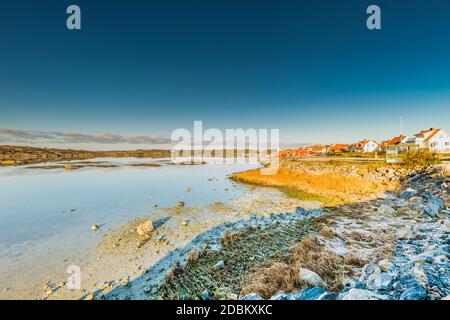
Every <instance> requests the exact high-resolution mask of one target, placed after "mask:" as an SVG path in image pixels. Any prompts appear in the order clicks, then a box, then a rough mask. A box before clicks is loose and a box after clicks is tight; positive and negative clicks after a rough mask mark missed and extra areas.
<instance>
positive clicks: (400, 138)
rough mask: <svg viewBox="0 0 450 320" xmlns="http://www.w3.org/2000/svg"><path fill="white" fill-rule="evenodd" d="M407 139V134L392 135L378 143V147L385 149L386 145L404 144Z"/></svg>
mask: <svg viewBox="0 0 450 320" xmlns="http://www.w3.org/2000/svg"><path fill="white" fill-rule="evenodd" d="M408 139H409V138H408V137H407V136H404V135H400V136H398V137H394V138H392V139H388V140H383V141H381V143H380V148H381V150H386V147H388V146H397V145H401V144H405V143H407V141H408Z"/></svg>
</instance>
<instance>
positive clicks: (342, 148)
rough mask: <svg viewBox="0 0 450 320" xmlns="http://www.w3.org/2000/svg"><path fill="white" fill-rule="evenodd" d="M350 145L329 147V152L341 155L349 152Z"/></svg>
mask: <svg viewBox="0 0 450 320" xmlns="http://www.w3.org/2000/svg"><path fill="white" fill-rule="evenodd" d="M349 149H350V145H348V144H332V145H330V146H329V147H328V149H327V152H329V153H340V152H346V151H349Z"/></svg>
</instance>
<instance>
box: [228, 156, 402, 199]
mask: <svg viewBox="0 0 450 320" xmlns="http://www.w3.org/2000/svg"><path fill="white" fill-rule="evenodd" d="M383 165H384V164H378V163H352V162H338V161H329V162H325V161H320V162H319V161H317V162H314V161H301V160H290V159H284V160H282V161H281V162H280V169H279V170H278V172H277V173H276V174H275V175H261V173H260V170H257V169H256V170H249V171H245V172H240V173H235V174H234V175H232V177H231V178H232V179H233V180H235V181H240V182H244V183H250V184H255V185H261V186H270V187H278V188H280V189H281V190H283V191H285V192H286V193H287V194H288V195H289V196H291V197H295V198H300V199H302V200H310V201H318V202H321V203H323V204H324V205H325V206H335V205H341V204H345V203H352V202H356V201H361V200H365V199H370V198H371V197H373V196H374V195H376V194H379V193H382V192H385V191H388V190H395V189H396V188H398V186H399V185H398V180H397V179H390V177H391V173H389V170H390V169H389V168H385V167H383ZM387 172H388V173H387ZM386 173H387V176H388V178H386V179H384V178H380V179H377V177H380V176H381V175H383V174H384V175H386ZM392 177H393V178H394V177H395V175H393V176H392Z"/></svg>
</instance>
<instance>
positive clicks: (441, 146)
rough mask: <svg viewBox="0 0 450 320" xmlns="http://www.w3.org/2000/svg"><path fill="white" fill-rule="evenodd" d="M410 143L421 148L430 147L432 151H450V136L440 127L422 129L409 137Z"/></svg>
mask: <svg viewBox="0 0 450 320" xmlns="http://www.w3.org/2000/svg"><path fill="white" fill-rule="evenodd" d="M408 143H414V144H417V145H419V147H420V148H422V149H429V150H430V151H432V152H437V153H450V136H449V134H448V133H447V132H445V131H444V130H443V129H440V128H439V129H435V128H430V129H429V130H422V131H420V132H419V133H417V134H415V135H414V136H413V137H411V138H409V139H408Z"/></svg>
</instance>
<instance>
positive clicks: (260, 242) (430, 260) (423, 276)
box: [95, 167, 450, 300]
mask: <svg viewBox="0 0 450 320" xmlns="http://www.w3.org/2000/svg"><path fill="white" fill-rule="evenodd" d="M394 175H396V174H395V173H394ZM398 177H399V178H398V179H399V181H401V183H402V185H403V188H402V190H399V191H387V192H385V193H383V194H380V195H379V196H378V197H377V198H376V199H373V200H370V201H364V202H358V203H354V204H348V205H342V206H338V207H334V208H328V209H316V210H303V209H298V210H297V211H296V212H292V213H285V214H281V215H271V216H266V217H256V216H254V217H252V218H251V219H246V220H239V221H237V222H235V223H225V224H222V225H219V226H217V227H215V228H213V229H211V230H209V231H207V232H205V233H203V234H201V235H199V236H198V237H196V238H195V239H194V240H193V241H191V242H190V243H189V244H188V245H186V246H185V247H183V248H180V249H175V250H174V251H172V252H171V253H169V254H168V255H166V256H165V257H164V258H163V259H161V260H160V261H159V262H158V263H156V264H155V265H154V266H153V267H151V268H150V269H149V270H147V271H146V272H145V273H144V274H142V275H141V276H139V277H137V278H135V279H133V280H131V281H129V282H127V283H126V285H121V286H116V287H114V288H113V289H112V290H110V291H109V292H107V293H101V294H99V295H97V296H95V298H98V299H244V300H252V299H263V298H264V299H276V300H317V299H319V300H398V299H400V300H441V299H449V295H450V260H449V259H450V208H449V206H450V198H449V192H450V179H449V177H448V175H446V174H444V173H443V171H442V170H441V168H438V167H431V168H428V169H424V170H421V171H419V172H414V173H411V172H407V175H406V174H405V175H400V174H399V175H398Z"/></svg>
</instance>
